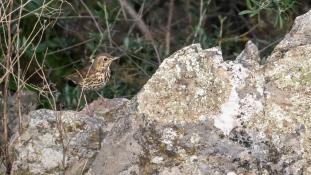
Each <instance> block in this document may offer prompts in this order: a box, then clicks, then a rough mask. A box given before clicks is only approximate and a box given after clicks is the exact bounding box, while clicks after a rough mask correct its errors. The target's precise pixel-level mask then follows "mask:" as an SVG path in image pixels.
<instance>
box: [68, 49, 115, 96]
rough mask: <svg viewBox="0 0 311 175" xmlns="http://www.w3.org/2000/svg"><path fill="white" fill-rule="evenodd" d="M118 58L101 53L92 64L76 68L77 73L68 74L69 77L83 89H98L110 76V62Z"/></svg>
mask: <svg viewBox="0 0 311 175" xmlns="http://www.w3.org/2000/svg"><path fill="white" fill-rule="evenodd" d="M116 59H118V58H114V57H112V56H111V55H109V54H107V53H103V54H99V55H97V56H96V57H95V59H94V61H93V62H92V64H90V65H87V66H86V67H84V68H82V69H80V70H76V72H75V73H73V74H71V75H68V76H66V78H67V79H69V80H71V81H73V82H74V83H75V84H77V85H79V86H80V87H81V88H82V89H83V90H97V89H100V88H102V87H104V86H105V85H106V83H107V82H108V80H109V77H110V68H109V66H110V64H111V63H112V62H113V61H114V60H116Z"/></svg>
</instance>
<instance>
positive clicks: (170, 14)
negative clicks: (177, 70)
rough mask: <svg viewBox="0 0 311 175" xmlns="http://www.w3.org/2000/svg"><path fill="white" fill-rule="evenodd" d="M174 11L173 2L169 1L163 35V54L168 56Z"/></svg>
mask: <svg viewBox="0 0 311 175" xmlns="http://www.w3.org/2000/svg"><path fill="white" fill-rule="evenodd" d="M173 11H174V0H170V5H169V12H168V19H167V25H166V35H165V54H166V55H168V54H169V53H170V47H171V26H172V18H173Z"/></svg>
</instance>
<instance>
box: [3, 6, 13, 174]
mask: <svg viewBox="0 0 311 175" xmlns="http://www.w3.org/2000/svg"><path fill="white" fill-rule="evenodd" d="M8 5H9V15H8V19H7V29H8V32H7V39H8V42H7V46H6V47H7V54H6V56H5V67H6V71H10V70H11V57H12V36H11V33H12V28H11V19H12V13H11V12H12V10H13V0H10V1H9V4H8ZM9 80H10V73H7V74H6V76H5V78H4V87H3V120H2V127H3V138H2V139H3V145H4V148H3V149H4V157H5V164H6V167H7V169H9V153H8V117H9V116H8V101H9V98H8V97H9V92H8V88H9Z"/></svg>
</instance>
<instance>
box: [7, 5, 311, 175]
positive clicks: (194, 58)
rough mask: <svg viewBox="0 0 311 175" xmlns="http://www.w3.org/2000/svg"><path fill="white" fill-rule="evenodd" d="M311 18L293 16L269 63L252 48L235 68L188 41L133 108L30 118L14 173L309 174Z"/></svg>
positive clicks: (116, 103) (98, 107) (107, 103)
mask: <svg viewBox="0 0 311 175" xmlns="http://www.w3.org/2000/svg"><path fill="white" fill-rule="evenodd" d="M310 18H311V11H310V12H308V13H307V14H305V15H303V16H301V17H298V18H297V20H296V22H295V25H294V27H293V29H292V31H291V32H290V34H289V35H287V36H286V37H285V38H284V40H283V41H281V43H280V44H279V45H278V46H277V47H276V48H275V50H274V51H273V53H272V54H271V56H270V57H269V58H268V63H267V64H266V65H260V64H259V60H260V57H259V52H258V49H257V47H256V46H255V45H254V44H253V43H252V42H248V43H247V45H246V48H245V49H244V51H243V52H242V53H241V54H240V55H239V56H238V57H237V59H236V60H235V61H223V59H222V55H221V51H220V49H219V48H217V47H215V48H210V49H206V50H203V49H202V48H201V47H200V45H199V44H193V45H190V46H188V47H185V48H183V49H181V50H179V51H177V52H176V53H174V54H173V55H171V56H170V57H168V58H166V59H165V60H164V61H163V63H162V64H161V65H160V67H159V69H158V70H157V71H156V73H155V74H154V75H153V76H152V77H151V79H150V80H149V81H148V82H147V83H146V85H145V86H144V87H143V88H142V90H141V91H140V92H139V93H138V94H137V96H135V97H134V98H133V99H131V100H130V101H128V100H125V99H114V100H107V99H100V100H98V101H97V102H94V103H93V104H90V105H89V106H88V107H87V108H85V109H84V110H83V111H82V112H70V111H64V112H53V111H47V110H40V111H35V112H33V113H31V114H30V116H31V117H30V118H31V120H30V122H29V126H28V128H27V130H26V131H25V133H23V134H22V135H21V137H20V141H15V144H14V145H13V148H14V152H16V153H17V154H16V160H15V162H14V163H13V170H15V171H13V172H17V171H19V169H21V170H24V171H26V170H27V172H31V173H37V174H40V173H41V174H44V173H45V174H59V173H61V172H64V173H66V174H75V172H86V174H89V175H92V174H94V175H98V174H103V175H115V174H121V175H129V174H163V175H164V174H165V175H167V174H174V175H175V174H181V175H183V174H185V175H187V174H227V175H234V174H288V175H289V174H295V175H296V174H297V175H300V174H311V169H310V168H309V164H310V162H311V160H310V157H311V155H310V152H311V142H310V140H311V137H310V132H308V130H310V129H311V121H310V114H311V108H310V104H311V93H310V92H311V91H310V90H311V89H310V87H311V86H310V83H311V81H310V80H311V79H310V76H311V75H310V70H311V67H310V65H311V55H310V53H311V46H310V43H309V40H308V37H309V36H310V35H311V31H310V25H309V24H310V21H311V20H310ZM297 32H298V33H302V34H301V35H300V36H298V33H297ZM301 36H302V37H301ZM60 114H62V115H61V116H63V117H62V121H63V122H62V127H60V129H61V131H62V130H63V129H64V131H67V132H68V133H67V132H64V133H67V134H61V133H63V132H59V131H60V129H59V127H57V121H58V120H57V117H56V116H60ZM53 123H54V124H53ZM75 123H76V124H75ZM82 123H83V125H82ZM77 126H85V127H77ZM68 128H70V129H68ZM60 138H63V139H60ZM60 140H64V142H61V141H60ZM100 142H101V144H99V143H100ZM64 143H65V144H64ZM63 145H65V146H67V145H68V147H65V148H66V149H63V148H64V146H63ZM73 148H75V149H73ZM99 149H100V151H99V152H98V150H99ZM63 153H66V154H65V155H66V156H65V157H64V156H63V155H64V154H63ZM41 155H45V156H44V157H50V158H49V159H46V158H43V157H42V156H41ZM64 162H65V163H64ZM85 164H86V166H85V168H81V167H82V165H85ZM39 167H43V168H39ZM83 167H84V166H83Z"/></svg>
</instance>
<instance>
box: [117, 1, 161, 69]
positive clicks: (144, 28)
mask: <svg viewBox="0 0 311 175" xmlns="http://www.w3.org/2000/svg"><path fill="white" fill-rule="evenodd" d="M119 3H120V5H121V7H122V8H124V10H125V11H126V12H127V13H128V14H129V15H130V16H131V17H132V18H133V19H134V21H135V23H136V24H137V27H138V29H139V30H140V31H141V33H142V34H143V35H144V37H145V38H146V40H149V41H151V44H152V46H153V48H154V50H155V52H156V55H157V59H158V63H159V64H160V63H161V59H160V55H159V52H158V50H157V48H156V44H155V41H154V39H153V36H152V34H151V32H150V30H149V28H148V26H147V25H146V24H145V22H144V21H143V19H142V18H141V16H139V15H138V14H137V12H136V11H135V10H134V8H133V7H132V6H131V5H130V4H129V3H128V1H127V0H119Z"/></svg>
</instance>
